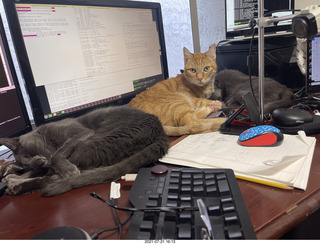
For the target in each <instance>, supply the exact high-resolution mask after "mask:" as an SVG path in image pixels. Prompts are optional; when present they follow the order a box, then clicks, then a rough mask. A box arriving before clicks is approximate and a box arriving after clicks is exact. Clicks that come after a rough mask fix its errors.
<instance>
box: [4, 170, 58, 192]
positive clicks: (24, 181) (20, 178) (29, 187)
mask: <svg viewBox="0 0 320 244" xmlns="http://www.w3.org/2000/svg"><path fill="white" fill-rule="evenodd" d="M32 173H33V172H31V171H29V172H27V173H25V174H22V175H13V174H11V175H8V176H6V177H5V178H3V179H2V182H4V183H6V185H7V190H6V193H7V194H9V195H19V194H25V193H30V192H35V191H39V190H40V189H41V188H42V187H43V186H44V185H46V184H47V183H48V182H50V181H53V180H57V179H58V178H60V177H59V176H58V175H54V176H50V177H48V176H44V177H42V176H41V177H35V178H32Z"/></svg>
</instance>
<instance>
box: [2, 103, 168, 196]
mask: <svg viewBox="0 0 320 244" xmlns="http://www.w3.org/2000/svg"><path fill="white" fill-rule="evenodd" d="M0 144H3V145H5V146H7V147H8V148H10V149H11V150H12V152H13V154H14V156H15V159H16V161H17V162H18V163H19V164H21V166H22V168H23V169H24V174H22V175H15V174H10V175H8V176H6V177H5V178H4V179H3V180H2V181H3V182H5V183H6V184H7V187H8V189H7V193H8V194H12V195H16V194H23V193H28V192H33V191H40V194H41V195H42V196H54V195H58V194H61V193H64V192H67V191H69V190H71V189H74V188H77V187H81V186H85V185H91V184H99V183H104V182H108V181H112V180H115V179H118V178H119V177H121V176H122V175H125V174H127V173H130V172H136V171H137V170H138V169H139V168H141V167H143V166H145V165H147V164H149V163H154V162H156V161H157V160H158V159H159V158H161V157H163V156H164V155H165V154H166V153H167V151H168V148H169V141H168V137H167V135H166V134H165V133H164V131H163V128H162V125H161V123H160V121H159V119H158V118H157V117H156V116H154V115H151V114H147V113H144V112H142V111H140V110H136V109H130V108H123V107H110V108H104V109H97V110H95V111H92V112H90V113H88V114H85V115H83V116H80V117H78V118H71V119H64V120H61V121H58V122H52V123H49V124H45V125H42V126H40V127H39V128H38V129H37V130H35V131H33V132H30V133H28V134H26V135H22V136H20V137H18V138H1V139H0Z"/></svg>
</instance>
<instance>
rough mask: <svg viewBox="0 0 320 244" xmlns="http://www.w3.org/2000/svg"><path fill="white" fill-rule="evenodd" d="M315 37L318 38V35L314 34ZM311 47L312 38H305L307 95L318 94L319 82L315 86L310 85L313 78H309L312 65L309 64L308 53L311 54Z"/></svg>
mask: <svg viewBox="0 0 320 244" xmlns="http://www.w3.org/2000/svg"><path fill="white" fill-rule="evenodd" d="M315 38H319V39H320V35H317V36H315ZM311 49H312V38H310V39H308V40H307V70H306V78H305V81H306V84H305V87H306V93H307V94H309V95H319V94H320V84H319V85H316V86H311V85H310V84H311V83H312V82H314V80H312V79H311V78H310V76H311V69H312V67H311V66H310V61H309V59H310V55H311Z"/></svg>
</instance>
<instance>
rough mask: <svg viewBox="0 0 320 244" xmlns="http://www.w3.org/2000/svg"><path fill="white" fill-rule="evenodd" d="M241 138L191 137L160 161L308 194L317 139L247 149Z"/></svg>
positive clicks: (291, 137)
mask: <svg viewBox="0 0 320 244" xmlns="http://www.w3.org/2000/svg"><path fill="white" fill-rule="evenodd" d="M237 140H238V136H234V135H225V134H220V133H219V132H212V133H205V134H195V135H190V136H188V137H186V138H185V139H183V140H182V141H180V142H179V143H177V144H176V145H174V146H173V147H171V148H170V149H169V152H168V153H167V155H165V157H163V158H162V159H161V160H160V161H161V162H164V163H169V164H176V165H182V166H190V167H198V168H231V169H233V170H234V173H235V175H236V176H237V175H238V176H244V177H250V178H254V179H260V180H266V181H270V182H276V183H281V184H285V185H287V186H292V187H296V188H299V189H303V190H305V189H306V188H307V183H308V177H309V172H310V167H311V161H312V157H313V151H314V147H315V143H316V139H315V138H314V137H307V136H306V135H305V133H304V132H303V131H301V132H299V135H286V134H285V135H284V139H283V143H282V144H281V145H280V146H274V147H245V146H241V145H239V144H238V143H237Z"/></svg>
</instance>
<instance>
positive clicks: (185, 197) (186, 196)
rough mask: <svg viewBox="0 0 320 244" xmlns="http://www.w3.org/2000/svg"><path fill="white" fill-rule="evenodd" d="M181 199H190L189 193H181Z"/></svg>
mask: <svg viewBox="0 0 320 244" xmlns="http://www.w3.org/2000/svg"><path fill="white" fill-rule="evenodd" d="M180 200H181V201H191V195H190V194H182V195H181V196H180Z"/></svg>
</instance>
